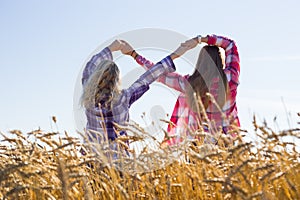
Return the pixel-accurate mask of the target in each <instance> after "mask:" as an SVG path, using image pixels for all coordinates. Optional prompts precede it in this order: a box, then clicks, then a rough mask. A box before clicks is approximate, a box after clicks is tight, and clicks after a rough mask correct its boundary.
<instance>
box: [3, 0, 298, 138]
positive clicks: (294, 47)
mask: <svg viewBox="0 0 300 200" xmlns="http://www.w3.org/2000/svg"><path fill="white" fill-rule="evenodd" d="M220 2H222V3H220ZM299 7H300V3H299V2H298V1H286V2H284V1H258V0H254V1H247V2H242V1H216V2H215V3H210V1H196V0H195V1H157V0H153V1H149V2H142V1H136V0H133V1H71V0H68V1H61V0H53V1H37V0H36V1H34V0H28V1H1V2H0V25H1V32H0V44H1V45H0V91H1V104H0V113H1V115H0V130H1V131H2V132H6V131H8V130H10V129H21V130H23V131H24V132H27V131H30V130H34V129H36V128H38V127H41V129H43V130H49V131H51V130H57V129H59V130H60V131H63V130H67V131H68V132H71V133H72V132H74V129H75V125H74V120H73V94H74V87H75V83H76V81H77V77H78V74H79V72H80V70H81V68H82V66H83V64H84V62H85V61H86V59H87V58H88V56H89V55H90V54H91V53H92V52H93V51H94V50H95V49H96V48H97V47H98V46H99V45H100V44H101V43H103V42H105V41H107V40H108V39H110V38H112V37H114V36H116V35H119V34H120V33H124V32H127V31H131V30H135V29H142V28H157V29H168V30H172V31H176V32H179V33H181V34H183V35H186V36H187V37H194V36H195V35H198V34H202V35H205V34H211V33H214V34H219V35H225V36H228V37H230V38H233V39H234V40H235V41H236V42H237V45H238V48H239V52H240V57H241V78H240V83H241V84H240V86H239V90H238V99H237V103H238V108H239V113H240V118H241V122H242V126H243V127H244V128H246V129H248V130H250V131H251V129H252V126H251V121H252V116H253V114H256V115H257V117H258V120H260V121H262V120H263V119H266V120H267V121H268V122H269V124H270V125H271V126H272V127H274V128H276V129H277V128H278V126H277V125H274V123H273V118H274V117H275V116H277V120H278V124H279V129H285V128H288V127H289V123H290V126H292V127H295V126H297V125H296V123H297V121H300V120H299V118H297V117H296V113H297V112H300V103H299V102H300V90H299V83H300V79H299V74H300V50H299V44H300V37H299V35H300V29H299V19H300V14H298V13H299V12H298V8H299ZM164 56H166V55H165V54H163V52H162V57H164ZM51 116H56V117H57V119H58V123H57V126H56V125H53V123H51V120H50V119H51ZM134 117H136V116H134Z"/></svg>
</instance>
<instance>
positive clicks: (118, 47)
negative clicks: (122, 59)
mask: <svg viewBox="0 0 300 200" xmlns="http://www.w3.org/2000/svg"><path fill="white" fill-rule="evenodd" d="M122 47H123V43H122V41H121V40H115V41H113V42H112V43H111V44H110V45H109V46H108V48H109V49H110V51H111V52H113V51H119V50H121V49H122Z"/></svg>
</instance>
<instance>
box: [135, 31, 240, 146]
mask: <svg viewBox="0 0 300 200" xmlns="http://www.w3.org/2000/svg"><path fill="white" fill-rule="evenodd" d="M208 45H216V46H218V47H221V48H223V49H224V50H225V56H226V57H225V64H226V66H225V69H224V72H225V74H226V76H227V80H228V84H229V90H228V93H227V100H226V103H225V105H224V106H223V108H222V112H223V113H224V114H225V116H226V118H224V117H222V113H220V112H218V111H215V109H212V108H213V107H214V106H213V105H212V104H211V105H209V107H208V108H207V110H206V114H207V116H208V118H209V120H210V121H211V124H210V130H207V129H208V128H207V127H204V129H206V131H207V132H210V133H212V134H213V133H214V131H217V130H220V128H222V130H223V132H224V133H227V132H228V131H229V130H231V129H232V127H231V125H233V124H234V125H235V126H240V122H239V118H238V112H237V106H236V94H237V87H238V85H239V74H240V60H239V54H238V50H237V47H236V45H235V42H234V41H233V40H231V39H228V38H226V37H222V36H216V35H210V36H208ZM136 62H137V63H138V64H140V65H142V66H143V67H144V68H146V69H149V68H151V66H152V65H153V63H152V62H151V61H148V60H146V59H145V58H143V57H142V56H138V57H137V58H136ZM188 78H189V75H186V76H182V75H180V74H178V73H168V74H167V75H163V76H161V77H159V79H158V81H159V82H161V83H163V84H165V85H167V86H168V87H171V88H173V89H175V90H177V91H179V92H181V93H180V95H179V97H178V99H177V102H176V104H175V107H174V110H173V113H172V116H171V119H170V120H171V122H173V124H174V125H175V126H172V125H169V126H168V132H169V135H170V136H176V135H178V136H180V135H183V134H188V131H187V129H186V127H188V129H189V130H195V129H197V128H198V127H199V120H198V119H199V117H198V116H199V115H198V114H197V113H195V112H193V111H192V110H190V109H189V107H188V104H187V99H186V97H185V91H186V89H185V88H186V85H187V84H188ZM217 81H219V80H214V81H213V82H214V84H213V85H212V88H209V91H210V93H211V94H212V95H213V96H214V97H215V99H217V96H216V94H217V92H216V89H215V88H217V86H216V84H215V83H217ZM200 123H201V122H200ZM232 136H235V134H234V133H232ZM177 142H178V139H176V137H175V139H171V140H169V141H168V143H169V144H174V143H177Z"/></svg>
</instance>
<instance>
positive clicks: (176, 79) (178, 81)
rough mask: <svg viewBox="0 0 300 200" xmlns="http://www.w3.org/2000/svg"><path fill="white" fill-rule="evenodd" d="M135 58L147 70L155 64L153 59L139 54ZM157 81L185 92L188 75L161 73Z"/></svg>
mask: <svg viewBox="0 0 300 200" xmlns="http://www.w3.org/2000/svg"><path fill="white" fill-rule="evenodd" d="M135 60H136V62H137V63H138V64H139V65H141V66H142V67H144V68H145V69H146V70H149V69H150V68H151V67H152V66H153V65H154V64H153V63H152V62H151V61H149V60H147V59H146V58H144V57H143V56H140V55H139V56H137V58H136V59H135ZM157 81H158V82H161V83H162V84H165V85H166V86H168V87H170V88H173V89H175V90H177V91H179V92H183V93H184V92H185V85H186V77H185V76H182V75H180V74H178V73H174V72H173V73H167V74H164V75H161V76H160V77H159V78H158V79H157Z"/></svg>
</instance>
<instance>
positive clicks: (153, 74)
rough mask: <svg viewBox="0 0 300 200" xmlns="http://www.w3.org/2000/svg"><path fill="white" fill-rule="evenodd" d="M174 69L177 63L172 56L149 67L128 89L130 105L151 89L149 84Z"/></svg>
mask: <svg viewBox="0 0 300 200" xmlns="http://www.w3.org/2000/svg"><path fill="white" fill-rule="evenodd" d="M173 71H175V65H174V63H173V60H172V59H171V58H170V56H167V57H166V58H164V59H163V60H162V61H160V62H158V63H157V64H156V65H154V66H153V67H151V68H149V70H147V71H146V72H145V73H144V74H142V75H141V76H140V78H139V79H138V80H136V81H135V82H134V83H133V84H132V85H131V86H130V87H129V88H128V89H127V90H126V93H127V97H128V100H129V102H128V103H129V106H130V105H131V104H132V103H133V102H135V101H136V100H137V99H139V98H140V97H141V96H142V95H143V94H144V93H145V92H146V91H147V90H148V89H149V85H150V84H151V83H152V82H154V81H155V80H156V79H157V78H158V77H160V76H161V75H163V74H166V73H170V72H173Z"/></svg>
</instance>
